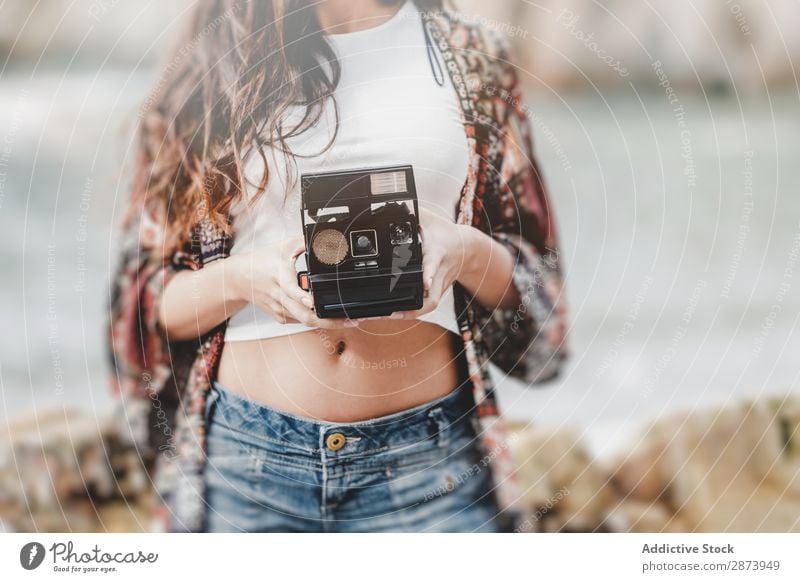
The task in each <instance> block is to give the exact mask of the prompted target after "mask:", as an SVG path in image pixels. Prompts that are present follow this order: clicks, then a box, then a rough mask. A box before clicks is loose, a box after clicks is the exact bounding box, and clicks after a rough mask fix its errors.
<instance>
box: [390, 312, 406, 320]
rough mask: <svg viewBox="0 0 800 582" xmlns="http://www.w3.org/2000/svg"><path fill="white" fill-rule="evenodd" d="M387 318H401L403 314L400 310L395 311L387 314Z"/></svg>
mask: <svg viewBox="0 0 800 582" xmlns="http://www.w3.org/2000/svg"><path fill="white" fill-rule="evenodd" d="M389 319H403V314H402V313H401V312H400V311H395V312H394V313H392V314H391V315H390V316H389Z"/></svg>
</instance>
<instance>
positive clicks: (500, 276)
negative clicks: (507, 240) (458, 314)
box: [458, 225, 521, 309]
mask: <svg viewBox="0 0 800 582" xmlns="http://www.w3.org/2000/svg"><path fill="white" fill-rule="evenodd" d="M459 228H463V229H465V230H464V231H463V236H464V239H463V240H464V261H463V266H462V269H461V272H460V273H459V276H458V282H459V283H461V285H463V286H464V288H465V289H466V290H467V291H468V292H469V293H470V294H471V295H472V296H473V297H474V298H475V299H476V300H477V301H478V302H479V303H480V304H481V305H483V306H484V307H486V308H488V309H498V308H500V309H508V308H513V307H515V306H517V305H519V303H520V301H521V299H520V295H519V292H518V291H517V288H516V287H515V286H514V282H513V280H512V274H513V272H514V257H512V256H511V253H510V252H509V251H508V249H507V248H506V247H504V246H503V245H502V244H501V243H499V242H497V241H496V240H494V239H493V238H492V237H490V236H489V235H487V234H485V233H484V232H482V231H480V230H478V229H477V228H474V227H472V226H467V225H459Z"/></svg>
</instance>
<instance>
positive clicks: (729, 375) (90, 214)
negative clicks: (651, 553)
mask: <svg viewBox="0 0 800 582" xmlns="http://www.w3.org/2000/svg"><path fill="white" fill-rule="evenodd" d="M153 80H154V75H153V74H152V73H138V74H135V75H129V74H128V73H126V72H118V73H115V72H108V71H106V72H103V73H100V74H99V75H95V74H94V73H88V72H87V73H85V74H75V73H71V74H70V75H68V76H66V77H62V76H61V75H60V74H56V73H46V72H44V73H41V74H37V75H36V76H34V77H33V78H29V77H28V76H25V75H23V74H18V75H16V76H14V75H11V76H9V75H4V76H3V79H2V84H0V111H2V112H3V114H2V117H0V249H2V250H0V273H2V280H3V284H2V287H0V320H1V321H2V329H3V331H4V333H3V334H2V339H0V387H1V388H2V406H3V407H2V408H1V409H0V416H6V417H15V416H18V415H21V414H24V413H26V412H29V411H31V410H33V408H34V407H46V406H62V405H65V406H76V407H83V408H87V409H94V410H98V411H104V410H107V409H108V407H109V406H110V404H111V402H112V399H111V397H110V395H109V394H108V391H107V387H106V375H107V368H106V365H105V355H104V353H105V352H104V349H103V343H104V336H103V327H102V326H103V322H104V318H105V305H106V303H107V297H106V296H107V284H108V273H109V270H110V265H111V263H112V262H113V259H114V257H113V253H112V252H109V251H110V249H111V248H112V237H111V233H112V228H111V226H112V224H113V223H115V222H116V221H117V220H118V216H119V207H120V201H121V199H122V198H124V197H125V196H126V186H125V185H126V183H127V181H126V179H125V178H124V176H123V175H121V174H120V168H121V167H123V163H124V161H125V160H126V159H127V156H129V154H130V151H129V148H130V146H131V134H130V131H128V130H126V129H124V128H123V129H121V127H122V126H123V123H124V122H125V121H126V120H127V121H129V122H135V120H136V107H137V105H138V103H140V102H141V101H142V99H143V98H144V94H145V91H146V89H147V87H148V86H149V84H150V83H152V82H153ZM677 97H678V99H679V101H678V102H677V103H672V104H670V103H669V102H668V100H667V97H666V95H665V94H664V93H663V92H661V91H660V89H658V88H657V87H656V88H655V90H653V89H652V88H651V89H650V90H649V91H648V90H644V89H642V88H639V87H634V86H631V88H630V89H629V90H627V91H621V90H620V91H619V92H616V93H611V94H609V93H603V94H568V95H547V94H537V95H532V96H531V97H530V103H531V106H532V111H533V117H532V122H533V123H534V128H535V133H536V136H537V139H538V142H537V151H538V153H539V156H540V159H541V165H542V168H543V170H544V173H545V177H546V179H547V181H548V183H549V185H550V189H551V194H552V199H553V202H554V206H555V209H556V212H557V216H558V223H559V226H560V238H561V245H562V255H563V262H564V266H565V270H566V283H567V292H568V301H569V304H570V306H571V322H572V327H571V330H570V335H571V338H570V345H571V350H572V353H573V357H572V360H571V362H570V365H569V367H568V368H567V369H566V371H565V373H564V375H563V377H562V378H561V379H559V380H558V381H556V382H553V383H551V384H548V385H547V386H546V387H541V388H535V389H526V388H524V387H521V386H520V385H519V384H517V383H514V382H511V381H506V380H503V381H501V404H502V405H503V407H504V410H505V412H506V413H507V415H508V416H509V417H511V418H515V419H527V420H533V421H534V422H537V423H540V424H547V425H553V426H556V425H559V424H561V423H574V424H577V425H578V426H579V427H581V429H582V430H584V429H585V431H586V436H587V437H588V438H589V443H590V445H591V446H592V447H593V448H594V449H595V450H596V451H597V452H599V453H603V452H607V451H608V450H610V448H611V447H614V446H617V444H618V443H619V441H620V439H622V438H624V437H625V436H626V435H628V434H629V433H630V432H631V431H632V430H635V429H636V428H637V427H638V426H639V425H640V424H641V422H642V421H644V420H647V419H650V418H652V417H653V416H655V415H657V414H660V413H663V412H665V411H668V410H674V409H676V408H681V409H687V408H689V409H691V408H694V407H697V406H705V405H709V404H712V403H719V402H724V401H727V400H729V399H731V398H738V397H740V396H744V395H757V394H762V393H785V392H787V391H790V390H797V385H798V366H797V363H796V362H797V356H796V354H797V353H798V351H799V349H800V335H799V334H798V333H797V331H796V326H797V317H798V314H800V294H798V292H797V285H798V283H797V280H796V278H795V277H794V275H795V272H796V270H797V266H798V265H797V261H798V252H800V251H798V242H797V240H798V239H796V237H798V232H800V200H799V199H798V196H797V193H798V186H800V168H798V162H800V159H798V152H800V147H799V146H800V115H798V102H797V95H792V94H791V93H789V92H782V93H777V94H776V93H772V94H770V95H769V96H767V97H761V98H754V97H748V101H746V102H742V103H740V102H739V101H738V99H737V98H736V96H735V95H714V96H704V95H702V94H689V93H686V94H683V93H680V92H679V93H678V95H677ZM677 106H682V107H683V117H682V118H681V117H680V116H679V115H676V112H675V107H677ZM681 121H683V126H681V125H680V123H681ZM748 172H749V173H750V174H751V175H750V174H748ZM771 311H772V312H774V316H770V312H771Z"/></svg>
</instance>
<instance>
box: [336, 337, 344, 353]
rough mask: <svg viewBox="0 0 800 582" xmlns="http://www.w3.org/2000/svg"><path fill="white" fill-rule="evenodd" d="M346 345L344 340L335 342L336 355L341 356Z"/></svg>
mask: <svg viewBox="0 0 800 582" xmlns="http://www.w3.org/2000/svg"><path fill="white" fill-rule="evenodd" d="M346 347H347V344H345V343H344V340H339V341H338V342H336V355H337V356H341V355H342V354H343V353H344V350H345V348H346Z"/></svg>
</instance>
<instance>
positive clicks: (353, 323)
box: [344, 319, 358, 327]
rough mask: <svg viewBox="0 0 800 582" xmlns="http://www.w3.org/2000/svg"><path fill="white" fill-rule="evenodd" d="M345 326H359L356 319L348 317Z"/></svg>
mask: <svg viewBox="0 0 800 582" xmlns="http://www.w3.org/2000/svg"><path fill="white" fill-rule="evenodd" d="M344 326H345V327H358V322H357V321H355V320H354V319H348V320H347V321H345V322H344Z"/></svg>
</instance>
